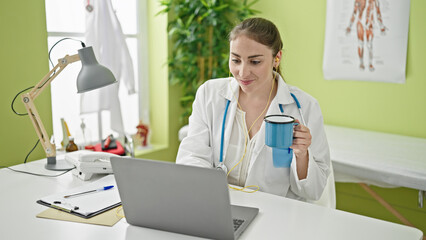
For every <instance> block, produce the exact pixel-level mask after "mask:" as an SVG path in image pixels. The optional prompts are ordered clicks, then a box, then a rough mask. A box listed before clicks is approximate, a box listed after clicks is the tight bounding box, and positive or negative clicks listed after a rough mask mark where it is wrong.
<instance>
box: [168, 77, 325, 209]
mask: <svg viewBox="0 0 426 240" xmlns="http://www.w3.org/2000/svg"><path fill="white" fill-rule="evenodd" d="M230 79H231V80H230ZM238 89H239V85H238V83H237V81H236V80H235V79H234V78H222V79H214V80H209V81H207V82H206V83H204V84H203V85H202V86H200V87H199V89H198V91H197V94H196V98H195V101H194V104H193V112H192V115H191V116H190V118H189V129H188V135H187V137H186V138H184V139H183V140H182V142H181V144H180V147H179V151H178V155H177V159H176V163H178V164H187V165H195V166H200V167H216V166H217V165H218V164H219V153H220V141H221V131H222V121H223V115H224V112H225V105H226V100H227V99H228V100H230V101H231V103H230V105H229V109H228V114H227V117H226V123H225V137H224V150H223V152H224V153H223V154H224V162H226V160H227V159H226V156H227V154H226V152H227V149H228V144H229V140H230V134H231V130H232V125H233V123H234V121H235V114H236V109H237V101H236V99H234V95H235V96H236V98H238V93H239V91H238ZM290 92H292V93H293V94H295V95H296V97H297V98H298V100H299V102H300V104H301V107H302V112H303V115H304V119H305V121H306V124H307V127H308V128H309V129H310V132H311V135H312V143H311V146H310V147H309V149H308V151H309V166H308V175H307V177H306V179H303V180H299V179H298V176H297V171H296V162H295V160H296V158H295V156H294V155H293V161H292V163H291V167H290V168H275V167H274V166H273V163H272V149H271V148H270V147H269V146H266V145H265V124H264V123H262V126H261V128H260V130H259V132H258V133H257V134H259V135H258V136H257V137H258V139H257V141H258V142H257V143H256V147H255V149H254V151H253V153H254V154H253V155H252V158H251V159H250V165H249V170H248V175H247V180H246V183H245V185H246V186H248V185H257V186H259V190H260V191H263V192H267V193H272V194H276V195H280V196H286V197H289V198H295V199H299V200H304V201H306V200H317V199H319V198H320V197H321V194H322V192H323V190H324V187H325V185H326V183H327V177H328V175H329V171H330V170H329V166H330V153H329V148H328V143H327V139H326V136H325V132H324V127H323V118H322V114H321V110H320V107H319V104H318V102H317V101H316V100H315V99H314V98H313V97H311V96H310V95H308V94H306V93H305V92H303V91H302V90H300V89H298V88H296V87H293V86H290V85H287V84H286V83H285V82H284V81H283V79H282V78H281V77H280V79H279V80H278V90H277V95H276V96H275V98H274V99H273V100H272V102H271V105H270V107H269V109H268V111H267V114H266V115H271V114H281V111H280V109H279V104H282V105H283V109H284V114H286V115H291V116H293V117H295V118H296V119H299V120H300V119H301V118H300V114H299V111H298V108H297V105H296V103H295V101H294V100H293V98H292V97H291V95H290Z"/></svg>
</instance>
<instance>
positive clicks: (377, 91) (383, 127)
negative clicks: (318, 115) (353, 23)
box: [255, 0, 426, 233]
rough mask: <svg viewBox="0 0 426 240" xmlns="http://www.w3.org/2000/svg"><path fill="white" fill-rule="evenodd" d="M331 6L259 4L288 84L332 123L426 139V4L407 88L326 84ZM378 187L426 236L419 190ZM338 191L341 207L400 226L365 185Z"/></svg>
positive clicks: (413, 10) (416, 14)
mask: <svg viewBox="0 0 426 240" xmlns="http://www.w3.org/2000/svg"><path fill="white" fill-rule="evenodd" d="M326 2H327V1H326V0H309V1H291V0H282V1H276V0H260V1H259V3H258V4H256V5H255V8H256V9H258V10H260V11H261V13H260V14H259V16H261V17H265V18H268V19H270V20H272V21H273V22H274V23H276V25H277V27H278V28H279V30H280V32H281V34H282V38H283V41H284V63H283V69H284V76H285V78H286V81H287V82H288V83H289V84H292V85H296V86H298V87H300V88H301V89H303V90H305V91H306V92H308V93H310V94H311V95H313V96H314V97H315V98H316V99H317V100H318V101H319V103H320V105H321V110H322V112H323V115H324V121H325V123H326V124H332V125H339V126H345V127H353V128H360V129H367V130H373V131H380V132H387V133H395V134H401V135H408V136H414V137H422V138H426V124H424V123H425V122H426V109H425V107H424V104H425V103H426V94H425V92H426V81H425V76H426V67H425V63H426V44H425V43H426V28H425V27H424V24H425V23H426V15H425V14H424V10H425V9H426V1H423V0H412V1H411V7H410V27H409V33H408V54H407V68H406V71H407V74H406V83H405V84H394V83H378V82H362V81H346V80H345V81H340V80H333V81H328V80H324V78H323V73H322V58H323V50H324V32H325V18H326ZM348 21H349V19H348ZM395 116H397V117H395ZM373 189H374V190H375V191H376V192H377V193H379V195H381V196H382V197H383V198H384V199H385V200H386V201H388V202H389V203H391V204H392V206H393V207H394V208H396V209H397V210H398V211H400V213H401V214H402V215H403V216H405V217H406V218H407V219H408V220H409V221H411V222H412V223H413V224H414V225H415V226H417V228H419V229H421V230H422V231H423V232H424V233H426V209H425V208H423V209H420V208H418V207H417V193H418V192H417V191H415V190H413V189H406V188H395V189H385V188H377V187H373ZM336 191H337V208H338V209H341V210H345V211H349V212H353V213H358V214H362V215H367V216H370V217H374V218H379V219H384V220H387V221H393V222H396V223H399V221H398V219H396V218H395V217H394V216H393V215H391V214H390V213H389V212H387V211H386V210H385V208H384V207H382V206H381V205H380V204H379V203H377V202H376V201H375V200H374V199H373V198H372V197H371V196H369V195H368V194H367V193H366V192H365V191H364V190H363V189H362V188H361V187H360V186H359V185H357V184H353V183H337V184H336ZM425 204H426V203H425Z"/></svg>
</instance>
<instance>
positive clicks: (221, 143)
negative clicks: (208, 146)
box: [216, 93, 306, 173]
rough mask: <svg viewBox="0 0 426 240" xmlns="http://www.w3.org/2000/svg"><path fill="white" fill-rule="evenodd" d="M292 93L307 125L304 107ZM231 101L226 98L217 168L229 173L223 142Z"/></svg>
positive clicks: (303, 122)
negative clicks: (225, 161) (303, 111)
mask: <svg viewBox="0 0 426 240" xmlns="http://www.w3.org/2000/svg"><path fill="white" fill-rule="evenodd" d="M290 95H291V96H292V97H293V99H294V101H295V102H296V105H297V108H298V109H299V114H300V117H301V120H302V124H303V125H305V126H306V123H305V119H304V118H303V114H302V108H301V106H300V102H299V100H298V99H297V97H296V96H295V95H294V94H293V93H290ZM230 103H231V100H229V99H227V100H226V106H225V113H224V114H223V121H222V133H221V136H220V155H219V165H217V167H216V169H221V170H223V171H224V172H226V173H228V168H227V167H226V166H225V164H224V163H223V142H224V137H225V122H226V115H227V114H228V109H229V104H230ZM279 107H280V111H281V113H282V114H283V113H284V108H283V105H282V104H279Z"/></svg>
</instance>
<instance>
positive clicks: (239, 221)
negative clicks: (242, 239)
mask: <svg viewBox="0 0 426 240" xmlns="http://www.w3.org/2000/svg"><path fill="white" fill-rule="evenodd" d="M232 220H234V232H235V231H237V230H238V228H239V227H240V226H241V225H242V224H243V223H244V220H243V219H236V218H234V219H232Z"/></svg>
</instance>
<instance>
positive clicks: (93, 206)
mask: <svg viewBox="0 0 426 240" xmlns="http://www.w3.org/2000/svg"><path fill="white" fill-rule="evenodd" d="M110 185H113V186H114V187H113V188H112V189H109V190H105V191H100V192H93V193H89V194H83V195H79V196H76V197H70V198H64V196H67V195H71V194H75V193H80V192H86V191H91V190H94V189H99V188H102V187H104V186H110ZM37 203H38V204H41V205H43V206H46V207H50V208H54V209H57V210H60V211H63V212H67V213H69V214H73V215H76V216H78V217H81V218H86V219H88V218H91V217H93V216H96V215H98V214H100V213H103V212H106V211H108V210H110V209H113V208H115V207H117V206H120V205H121V199H120V195H119V193H118V189H117V184H116V183H115V178H114V175H108V176H106V177H103V178H101V179H99V180H97V181H95V182H92V183H90V184H87V185H84V186H80V187H77V188H73V189H71V190H68V191H66V192H61V193H55V194H52V195H49V196H46V197H43V198H41V199H40V200H38V201H37Z"/></svg>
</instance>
